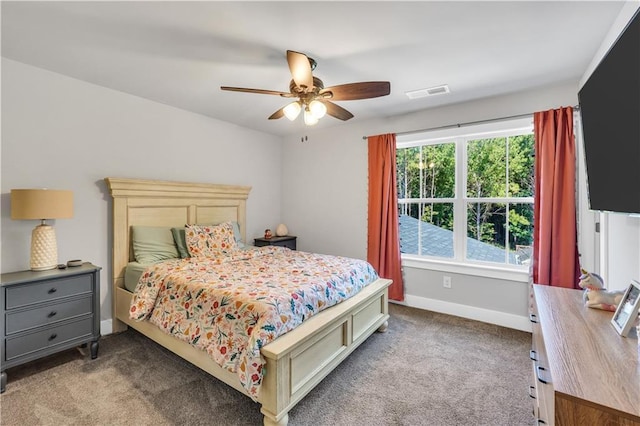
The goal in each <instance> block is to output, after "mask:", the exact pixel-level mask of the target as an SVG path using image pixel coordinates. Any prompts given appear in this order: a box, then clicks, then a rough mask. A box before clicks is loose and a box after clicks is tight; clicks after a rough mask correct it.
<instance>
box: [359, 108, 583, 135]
mask: <svg viewBox="0 0 640 426" xmlns="http://www.w3.org/2000/svg"><path fill="white" fill-rule="evenodd" d="M573 110H574V111H579V110H580V106H579V105H575V106H574V107H573ZM532 115H533V113H529V114H518V115H510V116H508V117H500V118H490V119H488V120H477V121H468V122H466V123H458V124H447V125H445V126H437V127H430V128H428V129H419V130H410V131H408V132H398V133H396V135H402V136H404V135H411V134H414V133H422V132H429V131H432V130H443V129H453V128H458V127H463V126H472V125H474V124H482V123H491V122H493V121H502V120H510V119H514V118H524V117H529V116H532ZM368 138H369V136H363V137H362V139H363V140H367V139H368Z"/></svg>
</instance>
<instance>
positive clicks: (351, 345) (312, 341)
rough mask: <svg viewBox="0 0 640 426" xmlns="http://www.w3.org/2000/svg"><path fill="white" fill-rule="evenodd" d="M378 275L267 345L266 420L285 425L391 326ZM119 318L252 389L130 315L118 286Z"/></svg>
mask: <svg viewBox="0 0 640 426" xmlns="http://www.w3.org/2000/svg"><path fill="white" fill-rule="evenodd" d="M390 284H391V281H390V280H386V279H378V280H377V281H375V282H373V283H371V284H369V285H368V286H367V287H365V288H364V289H363V290H362V291H361V292H360V293H358V294H357V295H355V296H354V297H352V298H350V299H348V300H346V301H344V302H342V303H340V304H338V305H336V306H333V307H331V308H329V309H326V310H324V311H322V312H320V313H318V314H316V315H315V316H313V317H312V318H310V319H308V320H307V321H305V322H304V323H303V324H302V325H300V326H299V327H297V328H295V329H294V330H292V331H290V332H288V333H287V334H285V335H283V336H280V337H279V338H277V339H276V340H274V341H273V342H271V343H269V344H268V345H266V346H265V347H264V348H262V350H261V353H262V356H263V357H264V360H265V362H266V372H267V373H266V374H265V376H264V380H263V383H262V388H261V390H260V396H259V398H258V402H259V403H260V404H261V405H262V409H261V412H262V414H263V415H264V424H265V425H279V426H284V425H286V424H287V422H288V413H289V410H290V409H291V408H292V407H293V406H294V405H295V404H296V403H297V402H298V401H300V400H301V399H302V398H303V397H304V396H305V395H306V394H307V393H309V391H311V390H312V389H313V388H314V387H315V386H316V385H317V384H318V383H320V381H321V380H322V379H324V378H325V377H326V376H327V375H328V374H329V373H330V372H331V371H333V369H334V368H335V367H336V366H338V365H339V364H340V363H341V362H342V360H344V359H345V358H346V357H347V356H348V355H349V354H350V353H351V352H352V351H353V350H354V349H355V348H357V347H358V346H359V345H360V344H361V343H362V342H363V341H365V340H366V339H367V337H369V336H370V335H371V334H373V333H374V332H375V331H376V330H378V329H380V331H385V330H386V324H387V320H388V319H389V313H388V299H387V288H388V287H389V285H390ZM115 296H116V305H117V314H116V315H117V318H118V319H119V320H120V321H122V322H124V323H126V324H127V325H129V326H131V327H132V328H134V329H136V330H138V331H139V332H140V333H142V334H144V335H145V336H147V337H149V338H150V339H152V340H154V341H156V342H157V343H159V344H160V345H162V346H164V347H165V348H167V349H169V350H170V351H172V352H174V353H175V354H177V355H178V356H180V357H182V358H184V359H185V360H187V361H189V362H190V363H192V364H193V365H196V366H197V367H199V368H201V369H203V370H204V371H206V372H207V373H209V374H211V375H212V376H214V377H216V378H217V379H219V380H222V381H223V382H225V383H226V384H228V385H229V386H232V387H233V388H234V389H236V390H238V391H240V392H242V393H244V394H245V395H246V394H247V392H246V391H245V389H244V388H243V387H242V386H241V385H240V381H239V380H238V376H237V375H236V374H234V373H231V372H230V371H228V370H226V369H224V368H222V367H220V366H219V365H218V364H216V363H215V361H213V360H212V359H211V358H210V357H209V355H208V354H207V353H206V352H204V351H201V350H199V349H196V348H195V347H193V346H191V345H190V344H188V343H186V342H183V341H181V340H178V339H176V338H175V337H173V336H171V335H169V334H166V333H165V332H163V331H162V330H160V328H158V327H156V326H155V325H153V324H151V323H150V322H147V321H135V320H132V319H130V318H129V306H130V304H131V297H132V293H130V292H129V291H127V290H126V289H124V288H118V289H117V290H116V295H115Z"/></svg>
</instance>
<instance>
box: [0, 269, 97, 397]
mask: <svg viewBox="0 0 640 426" xmlns="http://www.w3.org/2000/svg"><path fill="white" fill-rule="evenodd" d="M100 269H101V268H100V267H98V266H95V265H92V264H91V263H84V264H83V265H82V266H77V267H69V268H67V269H52V270H49V271H38V272H36V271H20V272H11V273H7V274H2V282H1V283H0V309H1V310H2V312H0V329H2V342H1V345H0V363H1V364H2V366H1V368H0V371H1V372H0V393H1V392H4V390H5V388H6V384H7V373H6V371H5V370H6V369H8V368H11V367H14V366H16V365H20V364H24V363H25V362H28V361H33V360H35V359H38V358H41V357H43V356H47V355H50V354H53V353H55V352H59V351H62V350H65V349H69V348H73V347H76V346H80V345H84V344H90V345H91V346H90V348H91V358H92V359H95V358H96V357H97V356H98V339H99V338H100Z"/></svg>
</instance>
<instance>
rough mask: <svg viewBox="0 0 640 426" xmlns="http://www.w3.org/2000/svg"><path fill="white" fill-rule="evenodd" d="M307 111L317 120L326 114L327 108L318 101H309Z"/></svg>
mask: <svg viewBox="0 0 640 426" xmlns="http://www.w3.org/2000/svg"><path fill="white" fill-rule="evenodd" d="M309 111H310V112H311V114H312V115H313V116H314V117H315V118H316V119H318V120H320V119H321V118H322V117H324V115H325V114H326V113H327V106H326V105H325V104H323V103H322V102H320V101H316V100H314V101H311V102H310V103H309Z"/></svg>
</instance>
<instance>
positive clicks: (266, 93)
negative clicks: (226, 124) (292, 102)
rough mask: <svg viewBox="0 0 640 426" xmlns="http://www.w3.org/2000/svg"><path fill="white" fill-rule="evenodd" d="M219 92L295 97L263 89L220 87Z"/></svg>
mask: <svg viewBox="0 0 640 426" xmlns="http://www.w3.org/2000/svg"><path fill="white" fill-rule="evenodd" d="M220 89H221V90H229V91H231V92H245V93H259V94H262V95H279V96H282V97H283V98H291V97H293V96H295V95H293V94H291V93H287V92H278V91H275V90H264V89H247V88H246V87H229V86H220Z"/></svg>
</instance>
